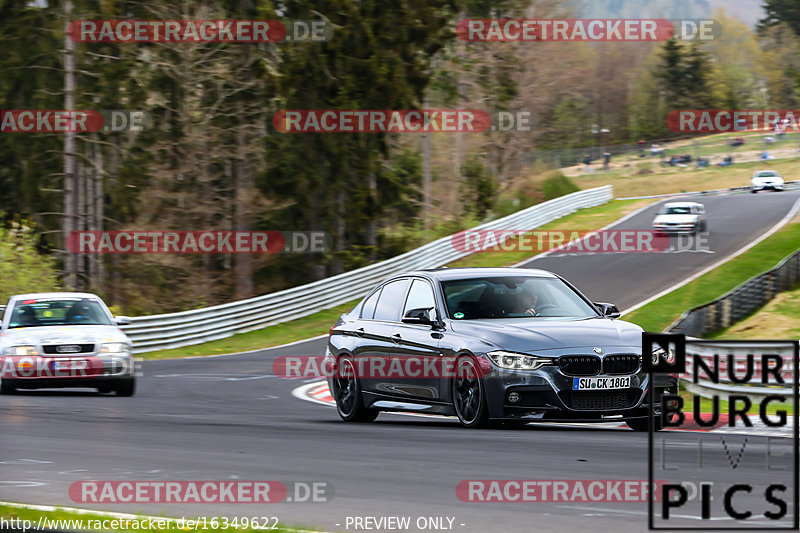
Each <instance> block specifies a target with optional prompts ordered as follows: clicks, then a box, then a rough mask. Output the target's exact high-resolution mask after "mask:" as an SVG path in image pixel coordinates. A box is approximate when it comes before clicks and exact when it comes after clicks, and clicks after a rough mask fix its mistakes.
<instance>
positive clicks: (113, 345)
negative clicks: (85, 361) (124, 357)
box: [97, 342, 129, 353]
mask: <svg viewBox="0 0 800 533" xmlns="http://www.w3.org/2000/svg"><path fill="white" fill-rule="evenodd" d="M128 351H129V350H128V345H127V344H125V343H124V342H107V343H105V344H101V345H100V349H99V350H97V353H122V352H125V353H127V352H128Z"/></svg>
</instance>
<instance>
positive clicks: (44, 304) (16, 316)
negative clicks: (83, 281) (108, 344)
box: [8, 297, 112, 329]
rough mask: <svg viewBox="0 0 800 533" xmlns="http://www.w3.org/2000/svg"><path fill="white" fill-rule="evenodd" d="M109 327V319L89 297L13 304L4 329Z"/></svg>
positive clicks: (96, 302) (31, 300) (41, 299)
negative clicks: (6, 327)
mask: <svg viewBox="0 0 800 533" xmlns="http://www.w3.org/2000/svg"><path fill="white" fill-rule="evenodd" d="M69 325H82V326H110V325H112V322H111V318H110V317H109V316H108V314H107V313H106V312H105V310H104V309H103V307H102V306H101V305H100V303H99V302H98V301H97V300H95V299H93V298H64V297H61V298H35V299H30V300H21V301H18V302H16V303H15V304H14V309H13V310H12V313H11V322H10V323H9V325H8V327H9V329H11V328H26V327H34V326H69Z"/></svg>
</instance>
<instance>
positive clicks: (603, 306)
mask: <svg viewBox="0 0 800 533" xmlns="http://www.w3.org/2000/svg"><path fill="white" fill-rule="evenodd" d="M594 305H595V306H596V307H597V308H598V309H600V314H602V315H603V316H606V317H608V318H619V317H620V315H621V313H620V312H619V309H617V306H616V305H614V304H609V303H603V302H594Z"/></svg>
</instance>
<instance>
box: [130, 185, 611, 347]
mask: <svg viewBox="0 0 800 533" xmlns="http://www.w3.org/2000/svg"><path fill="white" fill-rule="evenodd" d="M613 197H614V195H613V189H612V187H611V185H605V186H603V187H597V188H595V189H589V190H587V191H579V192H575V193H572V194H568V195H566V196H562V197H560V198H556V199H554V200H550V201H547V202H544V203H541V204H538V205H535V206H533V207H529V208H527V209H523V210H522V211H519V212H517V213H513V214H511V215H508V216H505V217H502V218H499V219H497V220H493V221H491V222H487V223H485V224H481V225H480V226H477V227H475V228H472V230H473V231H474V230H497V229H503V230H516V231H525V230H532V229H534V228H537V227H539V226H541V225H542V224H546V223H548V222H551V221H553V220H555V219H557V218H561V217H563V216H566V215H569V214H570V213H573V212H575V211H577V210H578V209H583V208H587V207H595V206H598V205H602V204H604V203H606V202H608V201H610V200H612V199H613ZM452 237H453V236H452V235H451V236H448V237H443V238H441V239H438V240H436V241H433V242H431V243H428V244H426V245H424V246H421V247H419V248H417V249H415V250H411V251H410V252H406V253H404V254H402V255H399V256H397V257H393V258H391V259H387V260H385V261H381V262H379V263H375V264H372V265H369V266H366V267H362V268H359V269H357V270H352V271H350V272H345V273H343V274H339V275H336V276H332V277H329V278H325V279H322V280H319V281H315V282H313V283H308V284H306V285H301V286H299V287H294V288H291V289H287V290H283V291H279V292H274V293H270V294H266V295H263V296H258V297H255V298H250V299H247V300H241V301H237V302H231V303H227V304H222V305H215V306H213V307H205V308H202V309H194V310H191V311H181V312H179V313H169V314H161V315H149V316H141V317H132V318H131V324H130V325H127V326H123V328H122V329H123V330H124V331H125V333H126V334H127V335H128V336H129V337H130V338H131V340H132V341H133V351H134V352H135V353H143V352H151V351H155V350H164V349H169V348H179V347H181V346H190V345H192V344H200V343H203V342H207V341H212V340H217V339H223V338H225V337H230V336H231V335H234V334H236V333H244V332H247V331H252V330H254V329H259V328H263V327H266V326H271V325H274V324H279V323H281V322H286V321H289V320H293V319H296V318H301V317H304V316H308V315H310V314H313V313H316V312H317V311H320V310H322V309H329V308H331V307H335V306H337V305H339V304H342V303H345V302H349V301H352V300H355V299H357V298H360V297H362V296H364V295H365V294H366V293H367V292H368V291H369V290H370V289H371V288H372V287H374V286H375V285H376V284H377V283H378V282H380V281H382V280H383V279H385V278H387V277H388V276H391V275H393V274H396V273H398V272H403V271H408V270H416V269H423V268H437V267H440V266H442V265H446V264H447V263H450V262H452V261H455V260H456V259H459V258H461V257H464V256H466V255H469V253H471V252H463V251H459V250H457V249H456V248H455V247H454V246H453V244H452V241H451V239H452Z"/></svg>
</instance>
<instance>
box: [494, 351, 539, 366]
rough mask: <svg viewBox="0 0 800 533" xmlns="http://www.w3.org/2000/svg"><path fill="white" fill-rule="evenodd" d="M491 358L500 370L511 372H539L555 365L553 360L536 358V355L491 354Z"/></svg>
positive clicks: (501, 352) (500, 352) (499, 352)
mask: <svg viewBox="0 0 800 533" xmlns="http://www.w3.org/2000/svg"><path fill="white" fill-rule="evenodd" d="M486 355H488V356H489V359H491V360H492V361H493V362H494V364H496V365H497V366H499V367H500V368H508V369H511V370H537V369H539V368H541V367H543V366H545V365H549V364H552V363H553V360H552V359H549V358H546V357H536V356H535V355H525V354H521V353H514V352H504V351H497V352H489V353H487V354H486Z"/></svg>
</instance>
